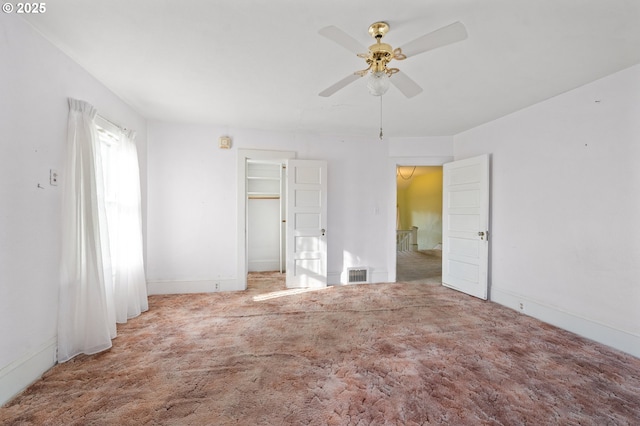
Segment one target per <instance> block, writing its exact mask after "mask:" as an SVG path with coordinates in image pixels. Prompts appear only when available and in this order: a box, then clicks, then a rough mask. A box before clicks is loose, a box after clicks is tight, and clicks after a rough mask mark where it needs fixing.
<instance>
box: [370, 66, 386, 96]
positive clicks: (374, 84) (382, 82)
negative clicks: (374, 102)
mask: <svg viewBox="0 0 640 426" xmlns="http://www.w3.org/2000/svg"><path fill="white" fill-rule="evenodd" d="M367 88H368V89H369V93H371V94H372V95H373V96H382V95H384V94H385V93H387V90H389V75H388V74H387V73H386V72H384V71H375V72H372V73H370V74H369V78H368V79H367Z"/></svg>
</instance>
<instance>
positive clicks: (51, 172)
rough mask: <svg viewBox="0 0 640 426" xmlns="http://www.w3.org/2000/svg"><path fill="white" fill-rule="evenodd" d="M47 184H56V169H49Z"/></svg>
mask: <svg viewBox="0 0 640 426" xmlns="http://www.w3.org/2000/svg"><path fill="white" fill-rule="evenodd" d="M49 184H51V185H52V186H57V185H58V171H57V170H55V169H50V170H49Z"/></svg>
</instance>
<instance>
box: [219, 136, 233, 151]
mask: <svg viewBox="0 0 640 426" xmlns="http://www.w3.org/2000/svg"><path fill="white" fill-rule="evenodd" d="M218 141H219V143H220V149H229V148H231V138H230V137H229V136H220V138H219V139H218Z"/></svg>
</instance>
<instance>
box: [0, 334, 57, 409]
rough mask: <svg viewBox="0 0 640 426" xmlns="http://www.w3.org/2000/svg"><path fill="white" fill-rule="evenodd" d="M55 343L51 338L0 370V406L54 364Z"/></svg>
mask: <svg viewBox="0 0 640 426" xmlns="http://www.w3.org/2000/svg"><path fill="white" fill-rule="evenodd" d="M57 343H58V341H57V338H56V337H53V338H51V339H49V340H47V341H46V342H44V343H43V344H42V345H40V346H39V347H37V348H35V349H34V350H32V351H30V352H27V353H25V354H23V355H22V356H21V357H20V358H18V359H16V360H15V361H13V362H12V363H11V364H9V365H6V366H4V367H2V369H0V406H2V405H4V404H6V403H7V402H9V401H10V400H11V399H12V398H13V397H14V396H16V395H17V394H19V393H20V392H22V391H23V390H24V389H26V388H27V387H28V386H29V385H30V384H32V383H33V382H35V381H36V380H38V379H39V378H40V377H41V376H42V375H43V374H44V373H45V372H46V371H47V370H49V369H50V368H51V367H53V366H54V365H55V364H56V362H57V361H56V349H57Z"/></svg>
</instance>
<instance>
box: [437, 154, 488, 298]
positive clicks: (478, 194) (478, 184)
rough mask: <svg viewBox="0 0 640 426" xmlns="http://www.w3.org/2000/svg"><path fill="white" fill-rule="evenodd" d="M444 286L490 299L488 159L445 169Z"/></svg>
mask: <svg viewBox="0 0 640 426" xmlns="http://www.w3.org/2000/svg"><path fill="white" fill-rule="evenodd" d="M442 245H443V247H442V284H443V285H445V286H447V287H450V288H453V289H455V290H459V291H462V292H464V293H467V294H470V295H472V296H475V297H478V298H480V299H484V300H486V299H487V296H488V285H489V283H488V270H489V268H488V263H489V156H488V155H482V156H479V157H474V158H468V159H466V160H461V161H454V162H452V163H447V164H445V165H444V166H443V202H442Z"/></svg>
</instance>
